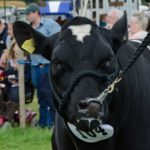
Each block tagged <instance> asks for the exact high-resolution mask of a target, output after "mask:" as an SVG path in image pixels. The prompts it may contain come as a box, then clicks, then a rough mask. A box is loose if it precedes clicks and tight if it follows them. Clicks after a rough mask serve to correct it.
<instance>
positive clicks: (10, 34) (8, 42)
mask: <svg viewBox="0 0 150 150" xmlns="http://www.w3.org/2000/svg"><path fill="white" fill-rule="evenodd" d="M13 39H14V34H13V23H8V31H7V37H6V47H7V48H9V47H10V45H11V42H12V41H13Z"/></svg>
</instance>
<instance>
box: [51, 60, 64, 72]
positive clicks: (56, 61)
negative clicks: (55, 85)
mask: <svg viewBox="0 0 150 150" xmlns="http://www.w3.org/2000/svg"><path fill="white" fill-rule="evenodd" d="M53 66H54V67H55V69H57V70H59V71H61V70H62V69H63V63H62V62H60V61H58V60H55V61H54V62H53Z"/></svg>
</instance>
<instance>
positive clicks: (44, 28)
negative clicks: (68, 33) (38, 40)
mask: <svg viewBox="0 0 150 150" xmlns="http://www.w3.org/2000/svg"><path fill="white" fill-rule="evenodd" d="M35 30H37V31H39V32H40V33H42V34H43V35H45V36H46V37H50V36H52V35H53V34H55V33H57V32H60V30H61V27H60V26H59V24H58V23H57V22H55V21H54V20H52V19H49V18H44V17H42V18H41V21H40V24H39V25H38V26H37V27H36V28H35ZM49 63H50V62H49V61H48V60H47V59H46V58H44V57H43V56H41V55H39V54H32V55H31V65H32V66H37V65H39V64H49Z"/></svg>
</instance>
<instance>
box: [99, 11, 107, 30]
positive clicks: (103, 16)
mask: <svg viewBox="0 0 150 150" xmlns="http://www.w3.org/2000/svg"><path fill="white" fill-rule="evenodd" d="M106 26H107V14H101V15H100V27H102V28H106Z"/></svg>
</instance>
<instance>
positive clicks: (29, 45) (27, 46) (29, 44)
mask: <svg viewBox="0 0 150 150" xmlns="http://www.w3.org/2000/svg"><path fill="white" fill-rule="evenodd" d="M21 48H22V49H24V50H25V51H27V52H29V53H30V54H32V53H33V52H34V51H35V47H34V41H33V39H29V40H26V41H24V43H23V44H22V46H21Z"/></svg>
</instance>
